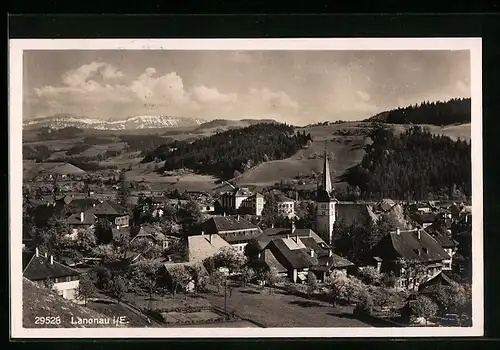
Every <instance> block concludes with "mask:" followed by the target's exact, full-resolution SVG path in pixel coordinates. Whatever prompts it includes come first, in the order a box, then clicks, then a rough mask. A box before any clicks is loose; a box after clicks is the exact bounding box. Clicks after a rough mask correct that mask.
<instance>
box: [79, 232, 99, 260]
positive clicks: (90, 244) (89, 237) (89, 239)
mask: <svg viewBox="0 0 500 350" xmlns="http://www.w3.org/2000/svg"><path fill="white" fill-rule="evenodd" d="M96 245H97V237H96V235H95V231H94V230H93V229H86V230H81V231H78V233H77V236H76V248H77V249H78V250H79V251H80V252H81V253H83V254H87V253H89V252H91V251H92V249H94V248H95V247H96Z"/></svg>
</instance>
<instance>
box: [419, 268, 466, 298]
mask: <svg viewBox="0 0 500 350" xmlns="http://www.w3.org/2000/svg"><path fill="white" fill-rule="evenodd" d="M453 283H457V282H455V281H454V280H453V279H451V278H450V277H448V276H447V275H446V274H445V273H444V272H442V271H441V272H440V273H438V274H437V275H436V276H434V277H433V278H431V279H430V280H428V281H426V282H424V283H421V284H420V285H419V287H418V290H419V292H424V293H425V292H430V291H431V290H432V289H433V288H432V287H433V286H436V285H442V286H449V285H452V284H453Z"/></svg>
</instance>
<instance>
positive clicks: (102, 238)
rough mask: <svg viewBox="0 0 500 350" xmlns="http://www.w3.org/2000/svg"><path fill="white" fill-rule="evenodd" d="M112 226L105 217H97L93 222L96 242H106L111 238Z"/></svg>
mask: <svg viewBox="0 0 500 350" xmlns="http://www.w3.org/2000/svg"><path fill="white" fill-rule="evenodd" d="M112 228H113V226H112V225H111V222H109V220H106V219H103V218H101V219H98V220H97V222H96V224H95V235H96V237H97V243H98V244H108V243H111V241H112V240H113V231H112Z"/></svg>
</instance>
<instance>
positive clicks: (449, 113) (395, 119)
mask: <svg viewBox="0 0 500 350" xmlns="http://www.w3.org/2000/svg"><path fill="white" fill-rule="evenodd" d="M367 121H378V122H385V123H392V124H409V123H413V124H430V125H450V124H456V123H470V122H471V99H470V98H454V99H451V100H449V101H445V102H442V101H438V102H429V101H424V102H422V103H420V104H415V105H412V106H408V107H404V108H401V107H400V108H397V109H393V110H390V111H386V112H382V113H380V114H378V115H376V116H374V117H371V118H369V119H367Z"/></svg>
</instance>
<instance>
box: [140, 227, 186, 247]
mask: <svg viewBox="0 0 500 350" xmlns="http://www.w3.org/2000/svg"><path fill="white" fill-rule="evenodd" d="M133 231H134V232H132V233H131V236H133V237H132V239H131V240H130V242H131V243H132V242H133V241H134V240H138V239H141V238H146V239H150V240H157V239H158V238H161V242H158V243H159V244H161V245H162V247H163V249H168V247H170V246H171V245H172V244H174V243H176V242H178V241H179V240H180V237H175V236H170V235H164V234H163V233H162V232H160V228H158V227H155V226H153V225H143V226H141V227H140V228H139V229H138V230H136V229H134V230H133Z"/></svg>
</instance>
